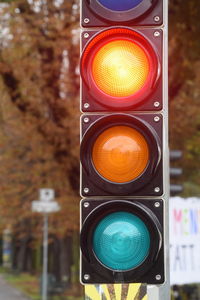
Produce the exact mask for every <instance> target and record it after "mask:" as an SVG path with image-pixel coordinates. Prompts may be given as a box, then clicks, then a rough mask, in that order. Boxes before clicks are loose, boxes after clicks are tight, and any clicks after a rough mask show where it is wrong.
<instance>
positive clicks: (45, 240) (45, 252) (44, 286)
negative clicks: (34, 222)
mask: <svg viewBox="0 0 200 300" xmlns="http://www.w3.org/2000/svg"><path fill="white" fill-rule="evenodd" d="M47 272H48V214H44V234H43V276H42V279H43V280H42V300H47Z"/></svg>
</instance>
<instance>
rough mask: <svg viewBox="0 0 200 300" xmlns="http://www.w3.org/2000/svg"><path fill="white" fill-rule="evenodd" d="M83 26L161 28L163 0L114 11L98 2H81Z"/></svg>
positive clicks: (145, 0) (145, 1)
mask: <svg viewBox="0 0 200 300" xmlns="http://www.w3.org/2000/svg"><path fill="white" fill-rule="evenodd" d="M81 5H82V8H81V12H82V13H81V25H82V26H83V27H87V28H89V27H108V26H113V25H128V26H144V25H145V26H146V25H147V26H154V27H155V26H161V25H162V24H163V0H142V1H141V2H140V3H139V5H137V6H136V7H135V8H134V7H133V8H132V9H129V10H126V11H116V10H115V11H114V10H111V9H108V8H106V7H105V6H103V5H101V4H100V3H99V1H98V0H81Z"/></svg>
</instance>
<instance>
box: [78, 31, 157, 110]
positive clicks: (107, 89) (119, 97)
mask: <svg viewBox="0 0 200 300" xmlns="http://www.w3.org/2000/svg"><path fill="white" fill-rule="evenodd" d="M81 76H82V79H83V82H84V84H85V88H86V89H87V90H88V92H89V94H90V95H91V97H92V99H94V101H97V102H100V103H101V104H103V105H105V106H109V107H112V108H116V109H117V108H119V109H121V108H129V107H131V106H135V105H137V104H139V103H140V102H141V101H143V100H145V99H146V98H147V97H148V96H149V95H150V94H151V92H153V91H154V89H155V84H156V82H157V80H158V78H159V76H160V64H159V60H158V57H157V54H156V52H155V51H154V49H153V47H152V46H151V44H150V42H149V41H148V39H147V38H146V37H144V36H143V35H142V34H140V33H138V32H136V31H134V30H131V29H128V28H118V27H117V28H111V29H108V30H104V31H101V32H100V33H98V34H97V35H95V36H94V37H93V38H92V39H91V40H90V42H89V43H88V44H87V45H86V47H85V49H84V51H83V55H82V58H81Z"/></svg>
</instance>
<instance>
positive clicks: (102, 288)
mask: <svg viewBox="0 0 200 300" xmlns="http://www.w3.org/2000/svg"><path fill="white" fill-rule="evenodd" d="M111 287H112V289H111V290H112V292H111V291H110V290H109V288H108V285H107V284H102V285H96V286H95V285H92V284H89V285H85V295H86V299H89V300H102V299H103V298H102V296H103V295H104V297H105V299H106V300H114V299H115V300H134V299H136V296H138V295H139V291H140V288H141V284H140V283H132V284H129V285H128V290H127V292H128V294H127V297H125V295H122V287H123V284H111ZM125 288H126V287H125ZM143 289H144V293H145V286H143ZM98 290H99V291H98ZM113 292H114V295H111V293H112V294H113ZM123 294H124V292H123ZM125 294H126V292H125ZM87 297H88V298H87ZM113 297H114V298H113ZM122 297H123V299H122ZM124 297H125V298H126V299H125V298H124ZM137 299H138V297H137ZM147 299H148V297H147V294H145V295H144V297H143V298H142V299H141V298H140V299H138V300H147Z"/></svg>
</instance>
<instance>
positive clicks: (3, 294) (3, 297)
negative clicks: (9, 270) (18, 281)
mask: <svg viewBox="0 0 200 300" xmlns="http://www.w3.org/2000/svg"><path fill="white" fill-rule="evenodd" d="M0 300H30V298H27V297H25V296H24V295H23V294H22V293H21V292H20V291H18V290H17V289H16V288H14V287H12V286H10V285H9V284H8V283H7V282H6V281H5V280H4V279H3V277H2V276H1V275H0Z"/></svg>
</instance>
